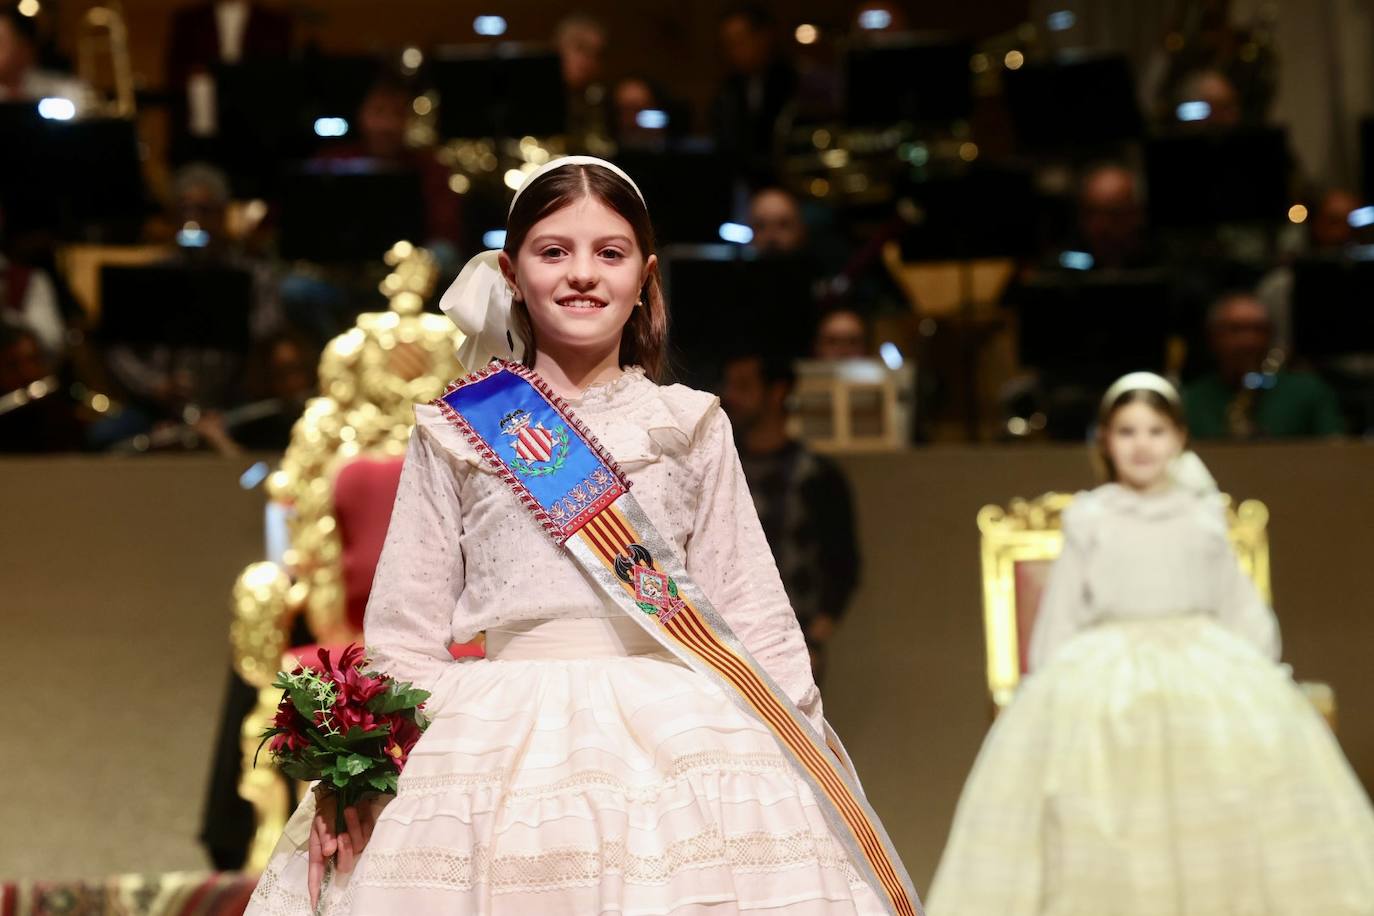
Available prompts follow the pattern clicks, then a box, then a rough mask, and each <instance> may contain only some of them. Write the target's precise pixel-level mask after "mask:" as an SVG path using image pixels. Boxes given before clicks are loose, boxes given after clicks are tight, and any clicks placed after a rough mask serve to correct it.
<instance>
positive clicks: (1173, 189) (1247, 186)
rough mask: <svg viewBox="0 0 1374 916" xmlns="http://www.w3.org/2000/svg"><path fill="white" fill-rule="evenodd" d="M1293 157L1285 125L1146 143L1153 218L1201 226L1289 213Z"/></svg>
mask: <svg viewBox="0 0 1374 916" xmlns="http://www.w3.org/2000/svg"><path fill="white" fill-rule="evenodd" d="M1291 168H1292V160H1291V158H1290V157H1289V155H1288V139H1287V135H1286V134H1285V133H1284V131H1283V130H1282V129H1281V128H1277V127H1261V128H1245V129H1239V130H1229V131H1212V130H1205V129H1202V130H1187V131H1181V132H1178V133H1175V134H1173V135H1170V136H1167V137H1157V138H1155V139H1152V140H1150V141H1149V142H1148V143H1147V144H1146V145H1145V177H1146V181H1147V183H1148V185H1149V188H1150V200H1149V209H1150V222H1151V224H1152V225H1154V226H1157V227H1161V228H1175V229H1198V228H1205V227H1208V226H1212V225H1215V224H1216V223H1245V222H1267V223H1274V222H1278V221H1280V220H1282V219H1284V218H1285V216H1286V214H1287V212H1288V207H1289V205H1290V204H1291V203H1292V201H1291V200H1290V199H1289V194H1288V175H1289V172H1290V170H1291Z"/></svg>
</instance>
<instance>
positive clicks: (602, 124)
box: [553, 13, 610, 147]
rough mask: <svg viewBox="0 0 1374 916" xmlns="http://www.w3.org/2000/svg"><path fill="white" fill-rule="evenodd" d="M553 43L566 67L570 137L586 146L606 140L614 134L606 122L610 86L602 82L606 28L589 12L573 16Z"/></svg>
mask: <svg viewBox="0 0 1374 916" xmlns="http://www.w3.org/2000/svg"><path fill="white" fill-rule="evenodd" d="M553 43H554V47H555V48H557V49H558V57H559V59H560V61H561V62H562V65H563V88H564V90H565V91H566V92H567V98H568V135H569V136H571V137H573V138H576V140H577V142H578V143H579V144H580V145H581V146H583V147H585V146H586V145H587V142H588V138H605V137H607V136H609V134H610V130H609V127H610V125H608V124H607V123H606V102H607V99H606V86H605V84H604V83H603V82H602V67H603V61H604V58H605V55H606V29H605V27H604V26H602V24H601V23H600V22H599V21H597V20H596V19H594V18H593V17H591V16H589V15H587V14H586V13H572V14H571V15H568V16H565V17H563V19H561V20H560V21H559V23H558V26H557V27H556V28H555V29H554V33H553ZM592 142H593V143H594V142H595V141H594V140H593V141H592Z"/></svg>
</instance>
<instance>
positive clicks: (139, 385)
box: [92, 163, 282, 445]
mask: <svg viewBox="0 0 1374 916" xmlns="http://www.w3.org/2000/svg"><path fill="white" fill-rule="evenodd" d="M173 185H174V188H173V198H174V199H173V202H172V205H173V219H174V221H175V223H176V225H177V226H178V227H179V229H178V231H177V246H178V247H177V254H176V255H175V256H174V257H173V259H172V260H171V262H170V263H171V264H173V265H182V266H185V267H188V268H196V267H211V268H230V269H236V270H242V271H246V272H248V273H249V274H251V276H252V278H253V285H252V289H253V302H252V303H251V304H250V308H249V313H248V320H249V333H250V336H251V337H252V338H254V339H262V338H263V337H265V336H266V335H268V334H271V333H273V332H274V331H275V330H276V329H277V328H278V327H280V325H281V323H282V316H281V308H280V303H279V301H278V297H277V286H278V277H277V272H276V270H275V268H274V267H273V266H272V265H271V264H270V263H269V262H267V261H265V260H263V259H261V258H258V257H255V256H254V255H252V254H251V253H249V252H248V251H246V250H245V249H244V247H243V246H242V245H241V244H240V243H239V241H238V240H236V239H234V238H233V237H231V235H230V234H229V232H228V228H227V224H228V217H227V215H228V209H229V180H228V178H227V177H226V176H225V175H224V173H223V172H221V171H220V170H219V169H217V168H215V167H213V166H209V165H205V164H204V163H192V164H190V165H187V166H184V167H183V168H182V169H181V170H180V171H179V172H178V173H177V175H176V178H175V180H174V182H173ZM105 361H106V364H107V366H108V367H109V370H110V373H111V375H112V376H113V378H114V379H115V381H116V382H118V384H119V385H120V386H121V387H122V388H123V389H124V392H125V393H126V396H127V398H128V401H129V405H128V407H127V408H126V409H125V410H124V411H123V412H122V413H121V414H119V415H118V416H117V417H112V418H110V419H109V420H107V421H104V422H102V423H99V424H97V426H96V427H95V429H94V430H93V433H92V434H93V437H94V438H95V440H96V443H97V444H99V445H114V444H117V443H119V442H121V441H123V440H126V439H128V438H130V437H132V436H135V435H139V434H146V433H148V432H150V431H151V430H152V429H153V427H155V426H158V425H160V424H164V423H170V424H173V425H176V424H181V423H183V422H185V423H190V424H192V425H195V424H197V423H200V422H202V418H203V417H205V416H206V411H215V410H223V409H227V408H229V407H231V406H233V405H234V404H235V403H237V396H238V392H239V387H240V385H241V382H242V373H243V354H242V353H239V352H235V351H234V350H233V349H232V348H229V347H219V346H195V347H191V346H183V345H171V344H166V343H144V344H128V343H117V344H112V345H111V346H110V347H109V348H108V349H107V350H106V354H105ZM213 432H214V424H213V423H210V424H209V426H208V427H207V433H213ZM173 438H175V437H173ZM177 441H180V440H177Z"/></svg>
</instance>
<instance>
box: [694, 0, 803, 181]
mask: <svg viewBox="0 0 1374 916" xmlns="http://www.w3.org/2000/svg"><path fill="white" fill-rule="evenodd" d="M720 43H721V49H722V51H723V53H724V57H725V65H726V70H727V76H726V78H725V82H724V83H723V84H722V85H721V87H720V89H719V90H718V91H717V93H716V98H715V102H714V103H713V105H712V110H711V120H712V124H713V126H714V128H715V134H716V141H717V143H718V144H719V146H720V149H721V151H722V152H723V153H725V154H727V155H729V156H732V157H734V158H735V159H736V160H737V162H738V163H739V165H740V166H741V167H743V168H744V169H745V170H746V171H748V172H751V173H752V172H759V171H763V170H766V167H767V165H768V163H769V162H770V160H771V159H772V155H773V148H774V140H775V134H776V132H777V127H778V120H779V118H780V117H781V116H782V115H783V113H784V111H785V110H786V109H787V107H788V105H789V104H790V103H791V102H792V99H793V97H794V96H795V94H796V91H797V73H796V70H795V69H794V68H793V67H792V64H791V63H790V62H789V61H788V60H787V59H786V58H785V57H784V56H783V55H782V53H781V52H780V51H779V49H778V44H779V39H778V35H777V23H776V21H775V20H774V19H773V14H772V13H771V12H769V10H768V8H767V7H765V6H763V5H761V4H758V3H741V4H738V5H736V6H734V7H732V8H731V9H729V10H728V11H727V12H726V13H725V15H724V16H722V17H721V20H720Z"/></svg>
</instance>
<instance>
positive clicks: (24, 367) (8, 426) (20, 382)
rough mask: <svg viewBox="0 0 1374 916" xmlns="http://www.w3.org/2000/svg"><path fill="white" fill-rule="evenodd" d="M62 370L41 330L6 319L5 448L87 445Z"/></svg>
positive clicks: (1, 359) (0, 439)
mask: <svg viewBox="0 0 1374 916" xmlns="http://www.w3.org/2000/svg"><path fill="white" fill-rule="evenodd" d="M59 369H60V367H59V366H58V364H57V362H56V360H55V359H54V358H53V356H52V354H51V353H50V352H48V351H47V350H46V349H45V348H44V347H43V344H42V342H41V341H40V340H39V339H38V335H37V334H35V333H34V332H33V331H31V330H30V329H28V328H25V327H16V326H14V325H10V324H5V323H4V322H0V453H6V454H17V453H25V452H27V453H35V452H62V451H73V450H76V449H79V448H81V445H82V442H83V440H84V438H85V434H84V431H83V429H82V424H81V421H80V419H79V418H78V413H77V407H76V404H75V403H74V402H73V401H72V400H71V398H70V397H69V396H68V393H67V392H68V386H67V385H66V384H65V383H64V382H63V381H61V380H60V378H59Z"/></svg>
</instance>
